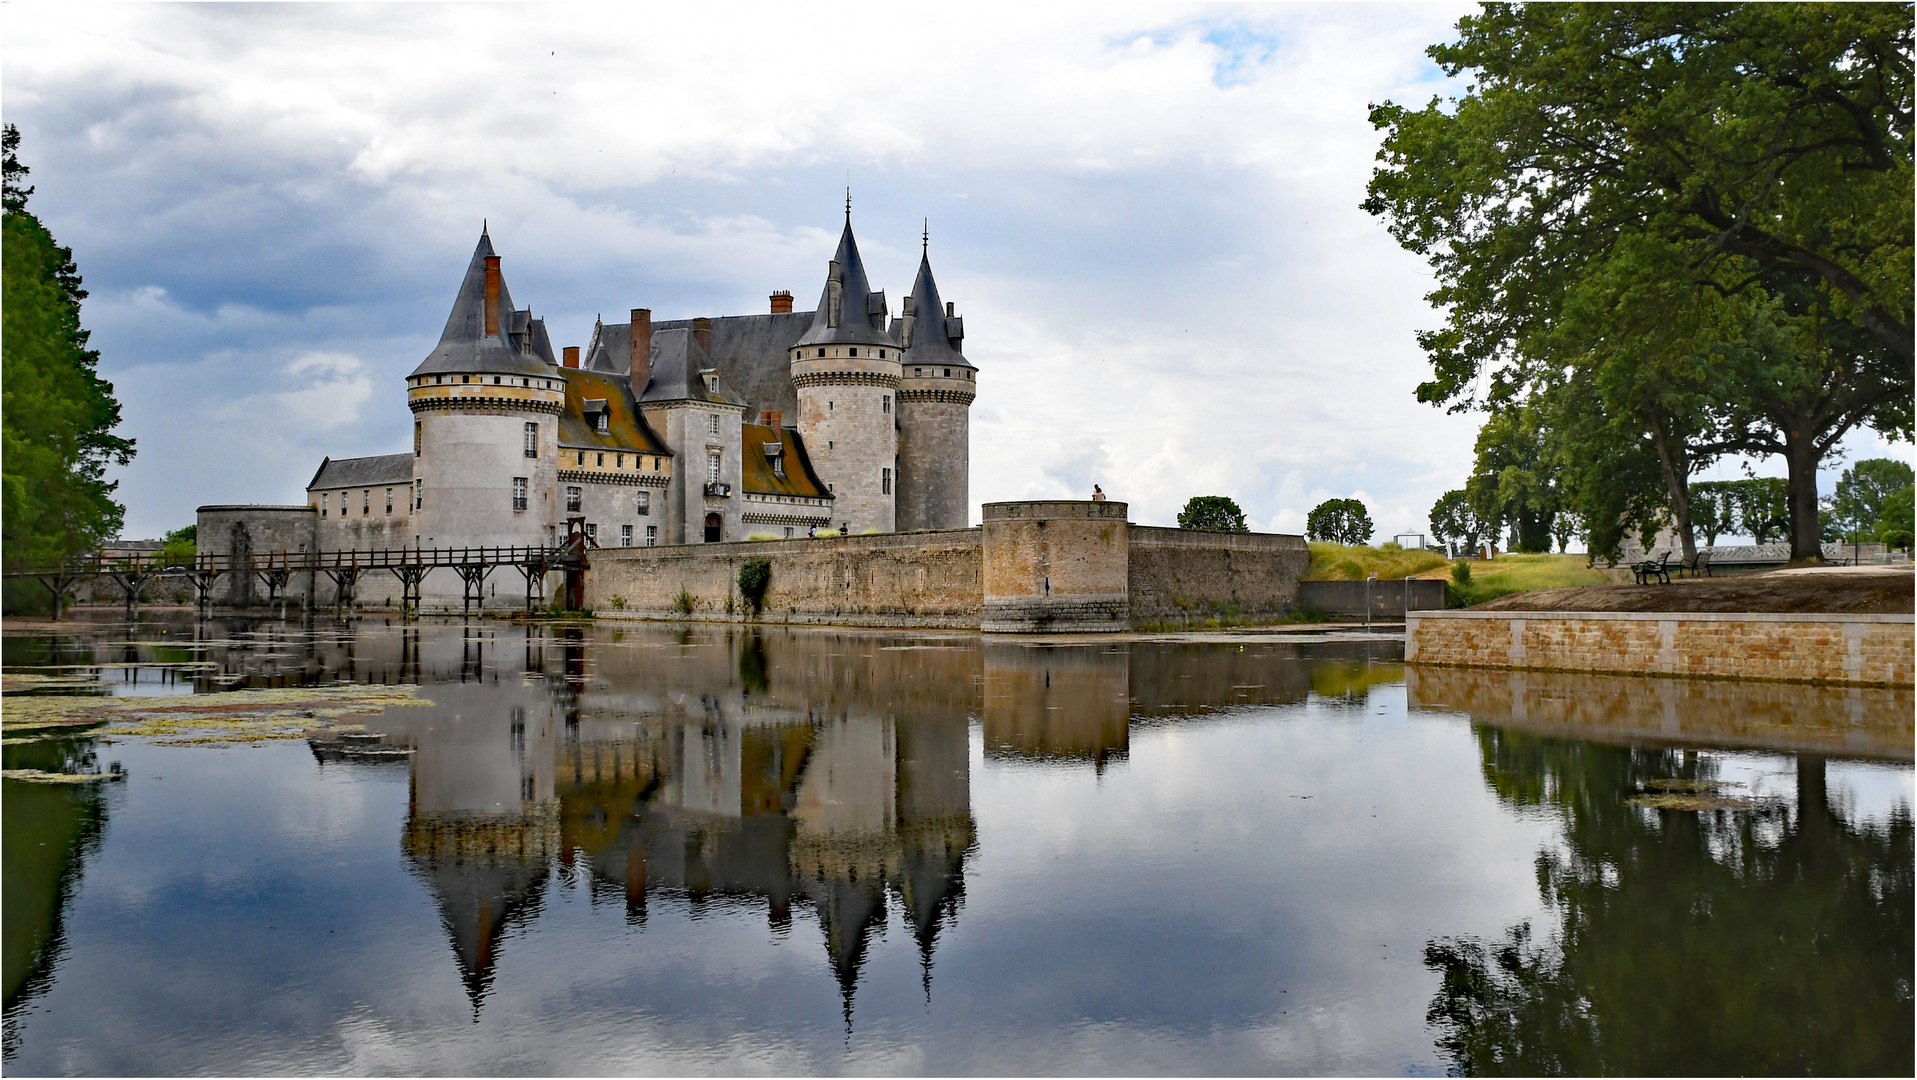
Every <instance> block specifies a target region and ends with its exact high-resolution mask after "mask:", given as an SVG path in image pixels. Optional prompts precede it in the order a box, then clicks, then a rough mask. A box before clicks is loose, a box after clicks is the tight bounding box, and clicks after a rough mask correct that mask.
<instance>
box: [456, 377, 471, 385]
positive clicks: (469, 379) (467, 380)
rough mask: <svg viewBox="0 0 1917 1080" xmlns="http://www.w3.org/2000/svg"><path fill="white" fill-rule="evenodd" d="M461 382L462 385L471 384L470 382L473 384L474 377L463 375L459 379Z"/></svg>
mask: <svg viewBox="0 0 1917 1080" xmlns="http://www.w3.org/2000/svg"><path fill="white" fill-rule="evenodd" d="M459 381H460V382H461V383H462V384H463V383H469V382H472V381H473V377H472V376H471V375H461V376H460V377H459Z"/></svg>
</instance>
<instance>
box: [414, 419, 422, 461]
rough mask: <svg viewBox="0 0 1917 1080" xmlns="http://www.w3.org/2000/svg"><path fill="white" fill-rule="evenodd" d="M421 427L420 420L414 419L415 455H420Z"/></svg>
mask: <svg viewBox="0 0 1917 1080" xmlns="http://www.w3.org/2000/svg"><path fill="white" fill-rule="evenodd" d="M419 429H420V423H419V421H417V420H415V421H413V456H414V457H418V456H419V441H420V430H419Z"/></svg>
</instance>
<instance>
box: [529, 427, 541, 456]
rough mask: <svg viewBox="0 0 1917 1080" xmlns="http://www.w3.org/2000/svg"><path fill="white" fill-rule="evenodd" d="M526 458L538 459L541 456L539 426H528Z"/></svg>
mask: <svg viewBox="0 0 1917 1080" xmlns="http://www.w3.org/2000/svg"><path fill="white" fill-rule="evenodd" d="M526 456H527V457H529V458H536V457H538V456H539V425H538V424H527V425H526Z"/></svg>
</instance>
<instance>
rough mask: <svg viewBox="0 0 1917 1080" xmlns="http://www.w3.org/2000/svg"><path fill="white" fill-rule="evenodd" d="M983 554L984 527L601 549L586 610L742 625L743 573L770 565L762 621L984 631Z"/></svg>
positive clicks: (590, 581) (608, 614)
mask: <svg viewBox="0 0 1917 1080" xmlns="http://www.w3.org/2000/svg"><path fill="white" fill-rule="evenodd" d="M979 554H980V542H979V530H977V529H952V530H947V531H942V532H917V533H886V534H881V535H876V536H846V537H831V538H825V539H816V540H814V539H794V540H765V541H759V542H756V543H737V544H687V545H682V546H676V547H656V548H630V549H623V548H616V549H610V550H608V549H603V548H602V549H599V550H596V551H594V552H593V553H592V568H591V570H589V571H588V572H587V574H586V606H587V607H589V608H591V609H592V610H593V613H594V614H595V615H599V616H602V617H608V618H659V619H671V618H690V619H696V620H717V621H738V620H743V619H745V618H746V610H745V602H744V598H742V597H741V596H740V595H739V568H740V566H741V565H742V564H743V563H744V562H745V561H746V560H747V559H765V560H767V561H768V562H770V563H771V564H772V583H771V585H770V586H769V587H768V588H767V590H766V596H765V606H764V610H763V611H762V612H761V614H760V621H763V622H768V623H830V624H837V625H843V626H927V627H963V628H972V629H976V628H977V627H978V624H979V601H980V598H981V597H982V595H983V593H982V591H981V588H980V583H979V562H980V557H979ZM682 590H683V591H684V593H685V599H684V601H683V602H682V601H681V598H680V593H681V591H682ZM688 607H689V608H690V611H688V610H685V609H686V608H688Z"/></svg>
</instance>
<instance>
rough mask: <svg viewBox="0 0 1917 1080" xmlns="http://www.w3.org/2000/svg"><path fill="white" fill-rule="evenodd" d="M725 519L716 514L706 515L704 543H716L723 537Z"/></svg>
mask: <svg viewBox="0 0 1917 1080" xmlns="http://www.w3.org/2000/svg"><path fill="white" fill-rule="evenodd" d="M724 532H725V521H724V519H722V518H721V517H720V516H719V515H717V514H707V515H706V543H708V544H716V543H718V542H719V541H720V540H723V539H725V537H724V536H723V535H722V534H723V533H724Z"/></svg>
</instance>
